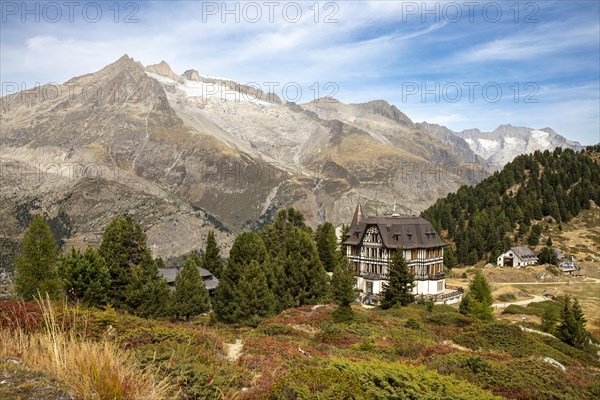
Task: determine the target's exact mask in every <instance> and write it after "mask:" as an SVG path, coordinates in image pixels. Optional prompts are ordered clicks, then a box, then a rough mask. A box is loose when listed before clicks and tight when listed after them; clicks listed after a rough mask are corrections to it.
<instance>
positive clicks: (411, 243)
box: [344, 214, 446, 249]
mask: <svg viewBox="0 0 600 400" xmlns="http://www.w3.org/2000/svg"><path fill="white" fill-rule="evenodd" d="M355 220H357V223H355V224H354V223H353V224H352V225H351V226H350V228H349V230H348V235H349V236H348V239H347V240H346V241H345V242H344V244H346V245H350V246H357V245H359V244H361V243H362V239H363V236H364V235H365V233H366V231H367V229H368V228H369V227H370V226H377V228H378V229H379V233H380V235H381V239H382V241H383V245H384V246H385V247H387V248H392V249H395V248H398V247H403V248H405V249H416V248H430V247H440V246H446V243H444V241H443V240H442V239H441V238H440V235H438V233H437V232H436V231H435V229H434V228H433V225H431V223H430V222H429V221H427V220H425V219H424V218H421V217H416V216H409V215H398V214H393V215H381V216H375V217H366V218H364V217H363V218H358V219H355ZM353 222H354V220H353Z"/></svg>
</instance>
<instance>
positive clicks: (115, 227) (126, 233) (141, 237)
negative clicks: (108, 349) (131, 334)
mask: <svg viewBox="0 0 600 400" xmlns="http://www.w3.org/2000/svg"><path fill="white" fill-rule="evenodd" d="M98 252H99V254H100V255H101V256H102V257H103V258H104V260H105V261H106V264H107V266H108V271H109V273H110V281H111V287H110V294H109V297H110V301H111V302H112V303H113V304H114V305H115V306H117V307H119V306H121V305H123V304H124V303H125V298H126V297H127V293H126V290H125V289H126V287H127V286H128V285H129V284H130V282H131V279H132V272H133V269H134V267H136V266H139V265H141V264H144V265H146V266H149V265H151V264H153V263H154V262H153V260H152V255H151V253H150V250H149V249H148V248H147V246H146V234H145V233H144V232H143V231H142V228H140V226H139V225H138V224H135V223H133V221H132V220H131V217H129V216H119V217H117V218H115V219H114V220H113V221H112V222H111V223H110V224H108V226H107V227H106V229H105V230H104V233H103V235H102V242H101V243H100V247H99V248H98Z"/></svg>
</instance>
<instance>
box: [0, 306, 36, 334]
mask: <svg viewBox="0 0 600 400" xmlns="http://www.w3.org/2000/svg"><path fill="white" fill-rule="evenodd" d="M41 321H42V309H41V308H40V306H39V305H38V304H37V303H26V302H24V301H0V328H1V329H10V330H17V329H21V330H23V331H25V332H32V331H34V330H36V329H37V328H38V326H39V325H40V322H41Z"/></svg>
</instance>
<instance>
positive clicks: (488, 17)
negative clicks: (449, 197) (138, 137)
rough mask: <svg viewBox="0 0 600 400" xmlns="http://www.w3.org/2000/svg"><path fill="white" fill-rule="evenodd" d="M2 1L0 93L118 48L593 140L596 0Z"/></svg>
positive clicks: (453, 118)
mask: <svg viewBox="0 0 600 400" xmlns="http://www.w3.org/2000/svg"><path fill="white" fill-rule="evenodd" d="M0 3H1V13H2V16H1V17H2V20H1V23H0V82H1V83H2V87H1V93H2V94H3V95H6V94H9V93H12V92H14V91H15V90H16V89H15V88H31V87H34V86H35V85H36V84H45V83H63V82H65V81H67V80H69V79H70V78H72V77H74V76H79V75H83V74H86V73H90V72H95V71H97V70H99V69H101V68H102V67H104V66H106V65H107V64H110V63H111V62H114V61H116V60H117V59H118V58H119V57H121V56H122V55H123V54H128V55H129V56H130V57H132V58H134V59H135V60H137V61H140V62H141V63H142V64H144V65H148V64H156V63H159V62H160V61H161V60H165V61H166V62H167V63H169V65H170V66H171V67H172V69H173V70H174V71H175V72H177V73H180V74H181V73H183V72H184V71H185V70H188V69H195V70H197V71H198V72H199V73H200V74H201V75H207V76H214V77H225V78H229V79H232V80H235V81H238V82H241V83H245V84H248V83H252V84H253V86H260V87H261V88H262V89H263V90H264V91H273V92H275V93H276V94H277V95H278V96H280V97H281V98H283V99H284V100H288V101H295V102H298V103H302V102H307V101H311V100H314V99H315V98H319V97H324V96H332V97H335V98H336V99H338V100H340V101H343V102H345V103H361V102H367V101H370V100H377V99H383V100H387V101H388V102H389V103H391V104H394V105H395V106H396V107H398V108H399V109H400V110H401V111H403V112H404V113H405V114H407V115H408V116H409V117H410V118H411V119H412V120H413V121H415V122H421V121H427V122H430V123H438V124H441V125H445V126H447V127H449V128H450V129H452V130H455V131H461V130H463V129H471V128H479V129H481V130H484V131H491V130H493V129H495V128H496V127H497V126H499V125H501V124H512V125H517V126H527V127H531V128H536V129H539V128H544V127H551V128H552V129H554V130H555V131H557V132H558V133H560V134H561V135H563V136H565V137H566V138H568V139H571V140H577V141H579V142H581V143H583V144H595V143H598V142H600V2H598V1H515V0H511V1H467V0H465V1H456V2H454V1H442V2H425V1H346V0H344V1H316V0H311V1H296V2H288V1H255V2H254V1H243V2H223V1H182V2H177V1H168V2H159V1H138V2H136V1H129V2H115V1H107V2H102V1H95V2H93V1H65V2H61V1H57V2H40V1H38V2H22V1H4V0H1V1H0ZM269 88H271V90H269Z"/></svg>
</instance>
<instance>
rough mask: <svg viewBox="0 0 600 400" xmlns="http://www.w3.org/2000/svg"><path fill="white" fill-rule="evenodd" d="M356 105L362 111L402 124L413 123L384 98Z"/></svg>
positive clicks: (409, 124) (410, 124) (408, 124)
mask: <svg viewBox="0 0 600 400" xmlns="http://www.w3.org/2000/svg"><path fill="white" fill-rule="evenodd" d="M358 107H359V108H360V109H362V110H363V111H367V112H371V113H373V114H378V115H381V116H382V117H385V118H388V119H391V120H393V121H396V122H399V123H400V124H402V125H406V126H412V125H414V123H413V122H412V120H411V119H410V118H408V116H407V115H406V114H404V113H403V112H401V111H400V110H399V109H398V108H397V107H396V106H394V105H391V104H390V103H388V102H387V101H385V100H373V101H369V102H368V103H362V104H359V105H358Z"/></svg>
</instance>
